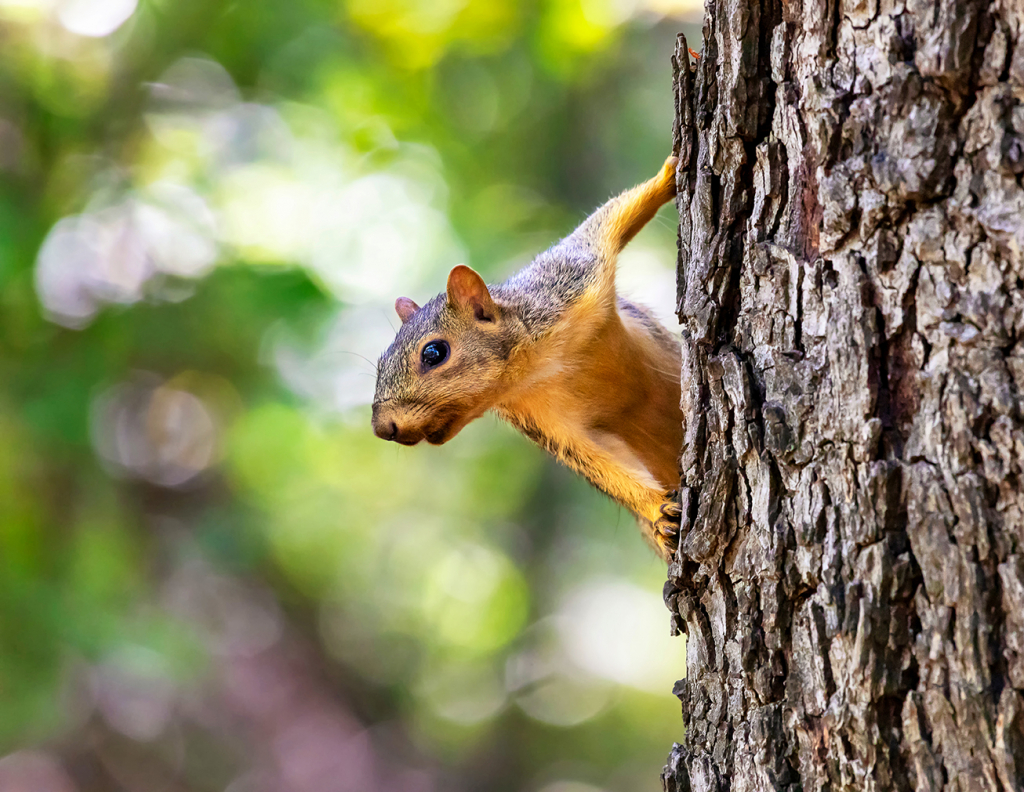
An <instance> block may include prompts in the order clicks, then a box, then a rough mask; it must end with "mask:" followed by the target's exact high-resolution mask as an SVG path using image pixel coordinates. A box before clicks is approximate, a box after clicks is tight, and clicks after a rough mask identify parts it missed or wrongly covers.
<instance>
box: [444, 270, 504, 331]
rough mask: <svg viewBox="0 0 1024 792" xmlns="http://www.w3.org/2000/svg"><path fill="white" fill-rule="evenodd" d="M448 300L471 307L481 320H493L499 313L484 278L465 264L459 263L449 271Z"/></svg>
mask: <svg viewBox="0 0 1024 792" xmlns="http://www.w3.org/2000/svg"><path fill="white" fill-rule="evenodd" d="M448 302H449V303H450V304H451V305H457V306H459V307H460V308H468V309H471V310H472V311H473V315H474V316H475V317H476V318H477V319H478V320H479V321H481V322H493V321H494V316H495V314H496V313H497V308H496V306H495V305H494V300H492V299H491V293H490V292H489V291H487V284H486V283H484V279H483V278H481V277H480V276H479V275H478V274H477V273H476V272H474V271H473V270H471V269H470V268H469V267H467V266H466V265H465V264H459V265H458V266H457V267H454V268H452V271H451V272H449V273H448Z"/></svg>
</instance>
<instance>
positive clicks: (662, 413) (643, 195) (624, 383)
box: [373, 157, 683, 561]
mask: <svg viewBox="0 0 1024 792" xmlns="http://www.w3.org/2000/svg"><path fill="white" fill-rule="evenodd" d="M677 162H678V160H677V158H676V157H669V158H668V159H667V160H665V163H664V165H663V166H662V168H661V170H660V171H659V172H658V175H657V176H655V177H654V178H652V179H649V180H647V181H646V182H644V183H642V184H640V185H638V186H637V187H634V188H632V189H630V190H626V191H625V192H623V193H621V194H620V195H618V196H616V197H615V198H612V199H611V200H609V201H608V202H607V203H605V204H604V205H603V206H601V207H600V208H599V209H598V210H597V211H595V212H594V213H593V214H591V215H590V216H589V217H588V218H587V219H586V220H584V221H583V223H582V224H581V225H580V226H579V227H578V228H577V229H576V230H575V231H573V233H572V234H570V235H569V236H567V237H566V238H565V239H563V240H561V241H560V242H558V243H557V244H555V245H554V246H553V247H552V248H550V249H549V250H547V251H546V252H544V253H541V254H540V255H539V256H537V257H536V258H535V259H534V260H533V262H532V263H530V264H529V265H528V266H526V267H525V268H524V269H522V270H521V271H519V272H518V273H516V274H515V275H513V276H512V277H511V278H509V279H508V280H507V281H505V282H504V283H502V284H499V285H494V286H487V285H486V284H485V283H484V281H483V279H482V278H481V277H480V275H478V274H477V273H476V272H475V271H474V270H472V269H470V268H469V267H467V266H465V265H463V264H460V265H458V266H456V267H455V268H454V269H452V270H451V272H450V273H449V275H448V284H447V289H446V291H445V292H442V293H441V294H439V295H438V296H436V297H434V298H433V299H432V300H430V301H429V302H428V303H426V304H425V305H424V306H422V307H420V306H419V305H417V304H416V303H415V302H413V301H412V300H411V299H409V298H408V297H399V298H398V299H397V300H396V301H395V310H396V311H397V313H398V316H399V318H400V319H401V320H402V325H401V327H400V328H399V329H398V333H397V335H396V337H395V340H394V342H393V343H392V344H391V346H390V347H389V348H388V349H387V351H386V352H385V353H384V354H383V355H382V356H381V358H380V362H379V364H378V370H377V388H376V393H375V395H374V400H373V431H374V433H375V434H376V435H377V436H378V437H380V438H382V439H384V440H393V441H395V442H398V443H401V444H403V445H410V446H411V445H416V444H417V443H418V442H420V441H421V440H424V439H425V440H427V442H429V443H432V444H434V445H440V444H442V443H446V442H448V441H449V440H451V439H452V438H453V437H455V435H457V434H458V433H459V432H460V431H461V430H462V428H463V427H464V426H466V424H468V423H469V422H470V421H472V420H474V419H475V418H478V417H480V416H481V415H483V413H484V412H486V411H487V410H491V411H492V412H493V413H495V414H496V415H497V416H498V417H500V418H502V419H503V420H505V421H507V422H508V423H509V424H511V425H512V426H514V427H515V428H516V429H518V430H519V431H521V432H522V433H523V434H525V435H526V436H527V437H528V438H530V439H531V440H533V441H534V442H535V443H537V444H538V445H539V446H541V447H542V448H544V449H545V450H547V451H548V452H549V453H551V454H552V455H553V456H554V457H555V458H556V459H557V460H559V461H560V462H562V463H563V464H565V465H566V466H568V467H569V468H571V469H572V470H575V471H576V472H577V473H580V474H582V475H583V476H584V477H585V478H586V479H587V480H589V481H590V483H591V484H593V485H594V486H595V487H597V488H598V489H599V490H601V491H602V492H604V493H605V494H606V495H608V496H610V497H611V498H612V499H613V500H615V501H617V502H618V503H620V504H621V505H623V506H625V507H626V508H627V509H629V511H631V512H632V513H633V514H634V515H635V516H636V518H637V521H638V523H639V525H640V529H641V532H642V533H643V534H644V537H645V538H646V540H647V541H648V542H649V543H650V544H651V545H652V546H653V547H654V549H655V550H656V551H657V552H658V553H659V554H660V555H661V557H662V558H664V559H665V560H666V561H669V560H671V557H672V555H673V554H674V552H675V548H676V544H677V541H678V533H679V520H680V508H679V504H678V502H677V500H676V497H677V496H676V493H675V492H674V490H675V489H676V487H677V486H678V481H679V453H680V448H681V447H682V432H683V430H682V422H683V415H682V411H681V409H680V406H679V397H680V382H679V365H680V363H679V360H680V347H679V341H678V340H677V339H676V338H675V337H674V336H673V335H672V334H671V333H669V332H668V331H667V330H666V329H665V328H664V327H662V326H661V324H660V323H659V322H658V321H657V319H655V318H654V316H653V315H652V314H651V313H650V312H649V311H648V310H647V309H646V308H643V307H641V306H639V305H636V304H634V303H631V302H628V301H627V300H624V299H623V298H621V297H619V296H617V295H616V293H615V266H616V260H617V258H618V254H619V252H620V251H621V250H622V249H623V247H625V245H626V243H627V242H629V241H630V240H631V239H632V238H633V237H634V236H635V235H636V234H637V232H638V231H639V230H640V229H641V228H643V227H644V225H646V223H647V222H648V221H649V220H650V219H651V218H652V217H654V215H655V213H656V212H657V211H658V209H659V208H660V207H661V206H662V205H663V204H665V203H666V202H668V201H669V200H671V199H672V198H673V197H674V196H675V194H676V167H677Z"/></svg>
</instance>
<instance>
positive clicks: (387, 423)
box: [373, 415, 398, 440]
mask: <svg viewBox="0 0 1024 792" xmlns="http://www.w3.org/2000/svg"><path fill="white" fill-rule="evenodd" d="M373 433H374V434H375V435H377V437H379V438H380V439H381V440H394V439H395V438H396V437H398V424H396V423H395V422H394V421H392V420H391V419H390V418H381V417H380V416H377V415H374V416H373Z"/></svg>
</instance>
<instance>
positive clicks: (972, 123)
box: [663, 0, 1024, 792]
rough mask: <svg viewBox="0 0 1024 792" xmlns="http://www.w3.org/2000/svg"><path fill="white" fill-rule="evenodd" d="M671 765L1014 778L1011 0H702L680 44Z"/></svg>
mask: <svg viewBox="0 0 1024 792" xmlns="http://www.w3.org/2000/svg"><path fill="white" fill-rule="evenodd" d="M675 60H676V109H677V122H676V131H675V137H676V149H677V150H678V151H680V159H681V165H680V173H679V199H678V208H679V218H680V246H679V250H680V253H679V277H678V311H679V319H680V322H681V325H682V335H683V353H682V382H683V389H682V403H683V409H684V413H685V414H686V415H687V422H686V426H685V431H684V447H683V449H682V456H681V488H680V497H681V499H682V504H683V520H682V530H681V533H680V548H679V552H678V555H677V559H676V561H675V563H673V564H672V565H671V566H670V568H669V575H668V582H667V584H666V589H665V595H666V602H667V604H668V606H669V609H670V611H671V613H672V618H673V623H674V626H675V628H676V629H677V630H680V631H685V632H686V634H687V649H688V653H687V674H686V679H685V680H684V681H682V682H681V683H680V684H679V685H678V686H677V693H678V695H679V697H680V699H681V700H682V703H683V717H684V722H685V726H686V741H685V744H684V745H677V746H676V747H675V748H674V749H673V752H672V754H671V755H670V757H669V762H668V764H667V766H666V768H665V770H664V772H663V779H664V783H665V788H666V789H667V790H694V791H695V792H696V791H697V790H701V791H703V790H731V792H739V791H740V790H775V789H802V790H812V789H813V790H816V789H829V790H832V791H833V792H838V790H911V789H913V790H936V791H937V790H965V791H966V790H993V791H996V790H998V791H1000V792H1009V791H1010V790H1016V791H1017V792H1019V791H1020V790H1022V789H1024V338H1022V336H1024V252H1022V251H1024V185H1022V174H1024V4H1022V3H1021V2H1020V0H993V1H992V2H989V3H984V2H980V0H972V1H971V2H963V1H962V0H905V1H903V0H900V1H898V2H897V1H895V0H793V1H792V2H786V3H779V2H773V1H772V0H762V1H760V2H759V1H758V0H708V4H707V7H706V16H705V25H704V33H703V46H702V51H701V57H700V58H699V60H697V61H696V63H695V64H693V65H691V62H690V58H689V57H688V55H687V46H686V42H685V40H682V39H681V40H680V43H679V47H678V48H677V52H676V57H675Z"/></svg>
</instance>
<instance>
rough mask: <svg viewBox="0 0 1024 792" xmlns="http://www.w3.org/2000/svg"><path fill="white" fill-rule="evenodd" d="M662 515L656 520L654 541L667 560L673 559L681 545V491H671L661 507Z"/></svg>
mask: <svg viewBox="0 0 1024 792" xmlns="http://www.w3.org/2000/svg"><path fill="white" fill-rule="evenodd" d="M660 512H661V516H660V517H658V518H657V519H656V520H655V521H654V543H655V544H656V545H657V547H658V550H659V551H660V552H661V554H662V556H664V557H665V559H666V560H668V561H671V560H672V556H674V555H675V553H676V548H677V547H678V546H679V523H680V520H681V518H682V515H683V511H682V508H681V507H680V505H679V493H678V492H670V493H668V494H667V495H666V496H665V502H664V503H662V504H661V507H660Z"/></svg>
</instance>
